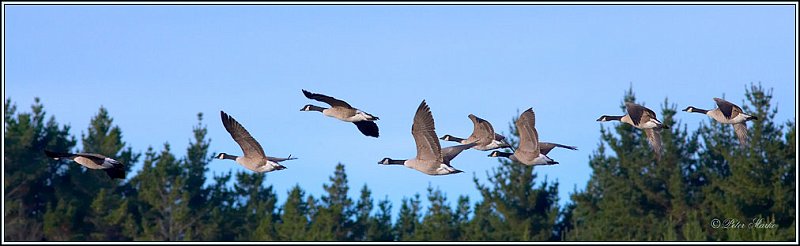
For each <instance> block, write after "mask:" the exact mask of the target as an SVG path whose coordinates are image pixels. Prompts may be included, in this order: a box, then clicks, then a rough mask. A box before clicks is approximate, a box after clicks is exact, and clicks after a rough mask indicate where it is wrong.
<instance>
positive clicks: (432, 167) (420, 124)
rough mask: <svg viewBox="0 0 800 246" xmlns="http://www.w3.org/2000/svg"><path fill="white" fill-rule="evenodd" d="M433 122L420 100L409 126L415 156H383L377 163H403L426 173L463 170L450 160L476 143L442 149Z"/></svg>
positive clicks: (439, 173)
mask: <svg viewBox="0 0 800 246" xmlns="http://www.w3.org/2000/svg"><path fill="white" fill-rule="evenodd" d="M435 130H436V129H435V127H434V123H433V115H432V114H431V109H430V108H429V107H428V105H427V104H426V103H425V100H422V103H420V104H419V107H418V108H417V113H416V114H414V124H413V125H412V126H411V135H412V136H414V142H416V144H417V156H416V157H415V158H414V159H410V160H393V159H391V158H383V160H381V161H380V162H378V164H383V165H404V166H406V167H408V168H412V169H416V170H417V171H420V172H422V173H425V174H428V175H446V174H454V173H460V172H463V171H461V170H458V169H455V168H453V166H451V165H450V161H451V160H453V158H455V157H456V156H457V155H458V154H459V153H461V151H464V150H465V149H469V148H471V147H473V146H475V145H476V143H469V144H462V145H456V146H451V147H447V148H444V149H442V146H441V145H439V139H438V138H436V132H435Z"/></svg>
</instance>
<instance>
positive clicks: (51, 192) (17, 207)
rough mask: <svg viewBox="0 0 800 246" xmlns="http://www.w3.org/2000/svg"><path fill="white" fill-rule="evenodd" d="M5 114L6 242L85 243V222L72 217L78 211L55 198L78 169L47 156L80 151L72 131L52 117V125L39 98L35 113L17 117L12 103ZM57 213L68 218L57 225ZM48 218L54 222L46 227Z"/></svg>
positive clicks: (5, 107) (4, 207) (36, 101)
mask: <svg viewBox="0 0 800 246" xmlns="http://www.w3.org/2000/svg"><path fill="white" fill-rule="evenodd" d="M3 108H4V110H5V124H4V126H5V127H4V137H3V145H4V148H5V150H4V153H3V165H4V168H5V172H4V173H3V183H4V186H5V190H4V194H3V195H4V199H5V204H4V205H3V210H4V211H3V216H4V219H3V220H4V223H5V228H4V229H5V230H4V233H3V234H4V235H3V237H4V239H5V240H8V241H39V240H47V237H46V234H48V235H51V236H56V235H58V237H57V238H51V239H49V240H78V239H79V238H81V237H80V236H77V235H80V234H82V233H81V232H80V228H78V226H77V225H76V224H77V223H79V222H80V221H75V220H74V218H75V217H74V216H73V215H74V214H75V213H77V211H76V210H75V209H74V208H71V207H70V206H71V204H69V203H70V201H69V200H64V201H61V200H59V199H58V196H57V194H56V192H55V189H56V187H55V186H56V184H57V183H60V182H61V180H62V179H63V178H64V176H65V174H64V173H65V170H67V169H68V168H69V166H70V165H77V164H75V163H67V162H66V161H53V160H52V159H50V158H48V157H46V156H45V155H44V154H43V153H44V152H43V151H44V150H45V149H48V150H52V151H64V152H67V151H71V150H72V148H73V147H75V142H76V141H75V138H74V137H72V136H70V135H69V126H66V125H65V126H59V125H58V123H56V121H55V117H53V116H50V117H49V119H47V115H46V113H45V111H44V106H43V105H42V104H41V103H39V98H36V99H35V100H34V104H33V105H32V106H31V112H23V113H17V112H16V106H15V105H12V104H11V100H10V99H6V101H5V105H4V107H3ZM57 211H58V212H60V213H65V214H66V216H69V218H66V219H60V220H56V218H55V215H56V213H58V212H57ZM48 212H49V216H46V214H48ZM45 218H50V220H49V221H48V222H47V223H45V221H44V220H45ZM59 234H60V235H59Z"/></svg>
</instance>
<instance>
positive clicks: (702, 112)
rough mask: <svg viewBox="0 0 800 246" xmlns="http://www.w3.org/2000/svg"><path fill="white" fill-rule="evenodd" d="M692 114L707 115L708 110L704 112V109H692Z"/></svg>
mask: <svg viewBox="0 0 800 246" xmlns="http://www.w3.org/2000/svg"><path fill="white" fill-rule="evenodd" d="M692 113H701V114H705V113H708V110H705V109H699V108H693V109H692Z"/></svg>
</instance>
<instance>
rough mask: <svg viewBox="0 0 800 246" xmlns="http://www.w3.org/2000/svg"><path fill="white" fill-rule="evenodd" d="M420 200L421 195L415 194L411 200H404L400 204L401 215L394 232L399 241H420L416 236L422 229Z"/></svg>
mask: <svg viewBox="0 0 800 246" xmlns="http://www.w3.org/2000/svg"><path fill="white" fill-rule="evenodd" d="M419 203H420V200H419V194H414V197H413V198H411V199H407V198H403V201H402V202H401V203H400V214H399V215H398V217H397V223H396V224H395V225H394V231H395V234H396V238H397V241H414V240H419V238H418V237H417V236H416V232H417V228H420V210H421V208H420V205H419Z"/></svg>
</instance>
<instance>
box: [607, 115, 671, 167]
mask: <svg viewBox="0 0 800 246" xmlns="http://www.w3.org/2000/svg"><path fill="white" fill-rule="evenodd" d="M625 108H626V110H627V111H628V113H627V114H625V115H623V116H608V115H603V116H600V118H598V119H597V121H601V122H606V121H612V120H618V121H621V122H624V123H628V124H630V125H632V126H633V127H636V128H639V129H642V130H644V133H645V134H647V141H648V142H650V146H651V147H652V148H653V152H654V153H655V154H656V159H661V131H660V130H661V129H669V126H667V125H664V124H662V123H661V121H659V120H658V119H656V113H655V112H653V110H650V109H649V108H646V107H644V106H642V105H639V104H635V103H632V102H625Z"/></svg>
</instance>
